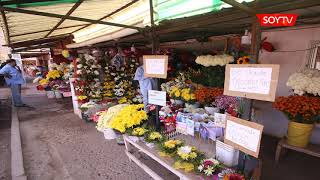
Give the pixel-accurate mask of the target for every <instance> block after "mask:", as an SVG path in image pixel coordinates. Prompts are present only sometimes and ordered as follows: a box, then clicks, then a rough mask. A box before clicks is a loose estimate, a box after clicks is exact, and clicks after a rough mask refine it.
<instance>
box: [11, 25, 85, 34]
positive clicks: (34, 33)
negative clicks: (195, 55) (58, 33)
mask: <svg viewBox="0 0 320 180" xmlns="http://www.w3.org/2000/svg"><path fill="white" fill-rule="evenodd" d="M85 25H88V24H79V25H73V26H66V27H62V28H57V29H56V30H60V29H68V28H73V27H79V26H85ZM50 30H51V29H45V30H41V31H33V32H28V33H21V34H15V35H11V36H10V37H16V36H23V35H28V34H35V33H41V32H47V31H50Z"/></svg>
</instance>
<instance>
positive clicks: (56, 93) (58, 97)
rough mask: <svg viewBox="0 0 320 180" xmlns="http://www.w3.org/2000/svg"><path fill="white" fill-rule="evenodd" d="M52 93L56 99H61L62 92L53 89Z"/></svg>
mask: <svg viewBox="0 0 320 180" xmlns="http://www.w3.org/2000/svg"><path fill="white" fill-rule="evenodd" d="M54 95H55V97H56V98H57V99H61V98H62V94H61V92H59V91H54Z"/></svg>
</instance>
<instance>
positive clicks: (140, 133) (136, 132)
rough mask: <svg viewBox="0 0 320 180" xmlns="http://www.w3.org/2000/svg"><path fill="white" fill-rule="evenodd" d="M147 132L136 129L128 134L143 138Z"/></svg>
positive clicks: (144, 129)
mask: <svg viewBox="0 0 320 180" xmlns="http://www.w3.org/2000/svg"><path fill="white" fill-rule="evenodd" d="M147 132H148V130H147V129H146V128H142V127H136V128H134V129H133V130H132V132H131V133H130V134H131V135H133V136H138V137H143V136H144V135H145V134H146V133H147Z"/></svg>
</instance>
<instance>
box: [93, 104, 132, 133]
mask: <svg viewBox="0 0 320 180" xmlns="http://www.w3.org/2000/svg"><path fill="white" fill-rule="evenodd" d="M126 106H128V105H127V104H118V105H115V106H112V107H110V108H109V109H108V111H106V112H105V113H103V114H101V116H100V117H99V120H98V123H97V126H96V128H97V129H98V130H99V131H102V130H103V129H105V128H111V127H110V121H111V119H112V118H114V117H115V116H116V115H117V114H119V113H120V111H121V110H122V109H123V108H124V107H126Z"/></svg>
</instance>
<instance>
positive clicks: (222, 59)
mask: <svg viewBox="0 0 320 180" xmlns="http://www.w3.org/2000/svg"><path fill="white" fill-rule="evenodd" d="M233 60H234V58H233V56H230V55H226V54H223V55H215V56H212V55H205V56H198V57H197V59H196V63H197V64H201V65H203V66H205V67H209V66H218V65H219V66H224V65H226V64H229V63H231V62H233Z"/></svg>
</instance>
